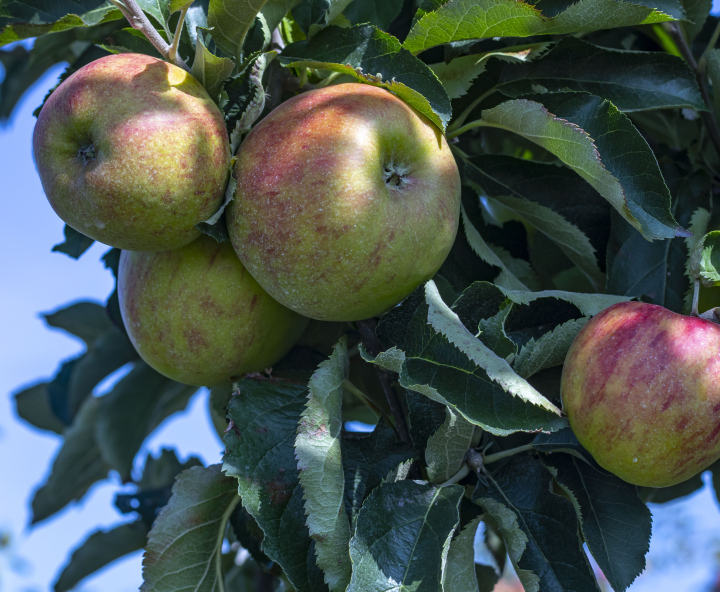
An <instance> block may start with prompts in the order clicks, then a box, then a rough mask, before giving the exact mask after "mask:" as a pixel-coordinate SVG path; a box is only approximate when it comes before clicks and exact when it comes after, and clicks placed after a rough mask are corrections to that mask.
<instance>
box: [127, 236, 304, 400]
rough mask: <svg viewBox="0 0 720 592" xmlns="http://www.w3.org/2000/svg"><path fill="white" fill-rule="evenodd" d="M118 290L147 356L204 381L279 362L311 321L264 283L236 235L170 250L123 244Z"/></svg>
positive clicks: (157, 365)
mask: <svg viewBox="0 0 720 592" xmlns="http://www.w3.org/2000/svg"><path fill="white" fill-rule="evenodd" d="M118 297H119V300H120V312H121V314H122V318H123V321H124V323H125V327H126V328H127V332H128V335H129V337H130V341H132V343H133V345H134V346H135V348H136V349H137V351H138V353H139V354H140V357H141V358H142V359H143V360H145V361H146V362H147V363H148V364H149V365H150V366H152V367H153V368H154V369H155V370H157V371H158V372H160V373H161V374H164V375H165V376H168V377H169V378H172V379H173V380H177V381H178V382H183V383H186V384H193V385H197V386H214V385H218V384H224V383H228V382H232V381H234V380H237V379H238V378H239V377H240V376H241V375H242V374H244V373H246V372H259V371H261V370H263V369H265V368H267V367H269V366H272V365H273V364H274V363H275V362H277V361H278V360H279V359H280V358H281V357H282V356H284V355H285V353H287V351H288V350H289V349H290V348H291V347H292V346H293V344H294V343H295V341H296V340H297V339H298V338H299V337H300V335H301V334H302V332H303V330H304V329H305V327H306V325H307V322H308V320H307V319H306V318H304V317H302V316H300V315H299V314H297V313H295V312H293V311H291V310H289V309H287V308H285V307H284V306H282V305H281V304H279V303H278V302H276V301H275V300H273V299H272V298H271V297H270V296H269V295H268V294H267V292H265V291H264V290H263V289H262V288H261V287H260V286H259V285H258V283H257V282H256V281H255V280H254V279H253V278H252V276H251V275H250V274H249V273H248V272H247V271H246V270H245V268H244V267H243V266H242V263H240V261H239V260H238V258H237V256H236V255H235V251H233V248H232V245H230V243H229V242H225V243H218V242H216V241H215V240H214V239H212V238H210V237H208V236H206V235H203V236H201V237H200V238H199V239H197V240H196V241H194V242H192V243H190V244H189V245H186V246H184V247H180V248H179V249H173V250H170V251H159V252H158V251H156V252H138V251H123V252H122V253H121V255H120V267H119V273H118Z"/></svg>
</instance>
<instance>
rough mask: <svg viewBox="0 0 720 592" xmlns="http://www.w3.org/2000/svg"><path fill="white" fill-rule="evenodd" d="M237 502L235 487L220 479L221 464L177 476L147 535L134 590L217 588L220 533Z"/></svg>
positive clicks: (170, 591) (230, 480)
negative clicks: (137, 586) (140, 578)
mask: <svg viewBox="0 0 720 592" xmlns="http://www.w3.org/2000/svg"><path fill="white" fill-rule="evenodd" d="M239 501H240V498H239V496H238V494H237V482H236V480H235V479H234V478H232V477H226V476H225V475H223V473H222V471H221V465H219V464H217V465H211V466H209V467H207V468H205V467H192V468H190V469H187V470H186V471H183V472H182V473H181V474H180V475H179V476H178V478H177V481H176V482H175V485H174V487H173V494H172V497H171V498H170V501H169V502H168V504H167V506H165V507H164V508H163V509H162V511H161V512H160V515H159V516H158V518H157V520H156V521H155V524H153V527H152V530H151V531H150V534H149V536H148V543H147V547H146V548H145V555H144V557H143V585H142V586H141V587H140V590H141V591H142V592H165V591H167V592H177V591H178V590H195V591H196V592H214V591H215V590H218V589H222V582H223V579H224V574H223V571H222V567H221V564H220V561H219V558H220V553H221V548H222V543H223V538H224V535H225V528H226V527H227V523H228V520H229V518H230V514H231V513H232V511H233V510H234V509H235V506H236V505H237V504H238V502H239ZM191 525H192V527H191V528H189V526H191Z"/></svg>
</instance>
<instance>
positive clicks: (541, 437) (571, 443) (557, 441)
mask: <svg viewBox="0 0 720 592" xmlns="http://www.w3.org/2000/svg"><path fill="white" fill-rule="evenodd" d="M532 445H533V448H534V449H535V450H539V451H540V452H544V453H547V454H549V453H552V452H567V453H568V454H573V455H575V456H576V457H577V458H580V459H582V460H585V461H587V462H592V457H591V456H590V453H589V452H588V451H587V450H585V449H584V448H583V447H582V446H581V444H580V442H578V439H577V438H576V437H575V434H574V433H573V431H572V430H571V429H570V428H565V429H564V430H558V431H557V432H554V433H552V434H538V435H537V436H535V438H534V439H533V441H532Z"/></svg>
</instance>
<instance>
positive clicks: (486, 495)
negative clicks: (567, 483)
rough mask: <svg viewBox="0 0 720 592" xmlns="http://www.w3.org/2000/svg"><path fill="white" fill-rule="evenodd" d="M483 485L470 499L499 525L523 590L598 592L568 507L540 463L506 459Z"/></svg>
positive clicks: (572, 513) (528, 457)
mask: <svg viewBox="0 0 720 592" xmlns="http://www.w3.org/2000/svg"><path fill="white" fill-rule="evenodd" d="M487 481H488V485H484V484H483V483H482V482H479V483H478V485H477V488H476V489H475V491H474V492H473V500H474V501H475V503H477V504H478V505H480V506H481V507H482V508H483V509H484V510H485V511H486V512H487V513H488V514H490V516H492V517H493V518H494V519H495V520H496V522H498V524H500V525H501V526H500V529H501V532H502V534H503V537H504V538H505V543H506V545H508V550H509V552H510V558H511V559H512V561H513V565H514V566H515V569H516V571H517V572H518V575H519V576H520V580H521V582H522V583H523V586H524V588H525V590H526V592H539V591H542V592H544V591H546V590H558V591H560V590H562V591H563V592H591V591H592V590H596V591H597V590H599V588H598V585H597V582H596V581H595V578H594V576H593V573H592V569H591V568H590V565H589V563H588V560H587V557H586V556H585V552H584V551H583V548H582V542H581V541H580V538H579V529H578V521H577V518H576V516H575V511H574V509H573V505H572V504H571V503H570V502H569V501H568V500H567V499H565V498H564V497H562V496H560V495H557V494H555V493H552V488H551V481H552V477H551V475H550V474H549V473H548V471H547V470H546V469H545V467H543V465H542V464H541V463H540V462H538V461H537V460H535V459H534V458H532V457H530V456H515V457H512V458H511V459H510V460H509V461H508V462H507V463H506V464H505V465H504V466H503V467H502V468H500V469H498V470H497V471H494V472H493V473H492V474H490V475H488V476H487ZM513 515H514V520H513V519H512V516H513Z"/></svg>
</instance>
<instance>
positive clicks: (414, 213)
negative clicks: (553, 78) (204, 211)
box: [227, 84, 460, 321]
mask: <svg viewBox="0 0 720 592" xmlns="http://www.w3.org/2000/svg"><path fill="white" fill-rule="evenodd" d="M234 176H235V179H236V180H237V191H236V193H235V198H234V200H233V201H232V202H231V203H230V206H229V208H228V213H227V220H228V230H229V232H230V237H231V239H232V243H233V246H234V247H235V250H236V252H237V254H238V256H239V257H240V260H241V261H242V262H243V264H244V265H245V267H247V268H248V270H249V271H250V273H252V275H253V276H254V277H255V279H257V281H258V283H259V284H260V285H261V286H262V287H263V288H265V290H267V291H268V293H269V294H270V295H271V296H273V298H275V299H277V300H279V301H280V302H282V303H283V304H284V305H285V306H287V307H289V308H292V309H293V310H296V311H297V312H299V313H301V314H303V315H305V316H308V317H311V318H314V319H319V320H325V321H354V320H359V319H365V318H368V317H372V316H375V315H378V314H380V313H382V312H384V311H386V310H387V309H388V308H390V307H392V306H394V305H395V304H397V303H398V302H399V301H400V300H402V299H403V298H404V297H405V296H407V295H408V294H409V293H410V292H412V291H413V290H414V289H415V288H416V287H417V286H418V285H420V284H421V283H423V282H424V281H426V280H428V279H429V278H431V277H432V276H433V275H434V274H435V272H436V271H437V270H438V268H439V267H440V266H441V265H442V263H443V261H444V260H445V258H446V256H447V254H448V252H449V251H450V248H451V247H452V244H453V241H454V240H455V235H456V233H457V228H458V219H459V212H460V175H459V173H458V169H457V165H456V164H455V159H454V158H453V155H452V153H451V152H450V149H449V147H448V145H447V142H446V141H445V138H444V136H443V135H442V134H441V132H440V130H438V128H437V127H435V126H434V125H433V124H432V123H431V122H430V121H429V120H428V119H426V118H425V117H424V116H422V115H420V114H419V113H417V112H416V111H415V110H414V109H413V108H412V107H410V106H409V105H407V104H406V103H405V102H403V101H402V100H400V99H399V98H397V97H396V96H395V95H393V94H392V93H390V92H388V91H386V90H384V89H381V88H377V87H374V86H370V85H365V84H340V85H337V86H331V87H328V88H323V89H318V90H313V91H310V92H306V93H303V94H300V95H298V96H296V97H293V98H292V99H290V100H288V101H286V102H285V103H283V104H282V105H280V106H279V107H278V108H277V109H275V110H274V111H273V112H272V113H270V115H268V116H267V117H266V118H265V119H263V120H262V121H261V122H260V123H259V124H258V125H257V126H255V128H254V129H253V130H252V131H251V132H250V133H249V134H248V136H247V137H246V138H245V140H244V141H243V143H242V145H241V146H240V149H239V151H238V154H237V163H236V166H235V169H234Z"/></svg>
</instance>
